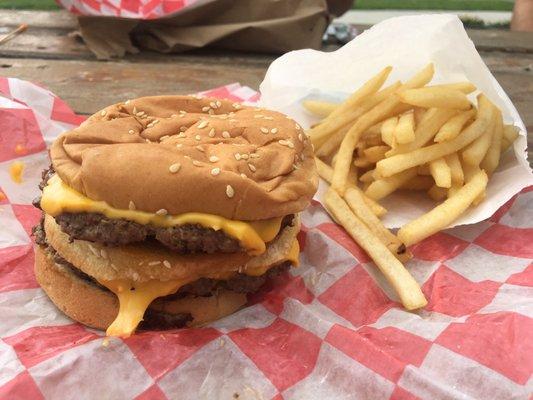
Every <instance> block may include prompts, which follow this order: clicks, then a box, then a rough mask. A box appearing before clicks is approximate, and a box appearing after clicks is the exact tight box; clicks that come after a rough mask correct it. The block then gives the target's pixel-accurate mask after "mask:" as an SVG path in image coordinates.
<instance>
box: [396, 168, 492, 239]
mask: <svg viewBox="0 0 533 400" xmlns="http://www.w3.org/2000/svg"><path fill="white" fill-rule="evenodd" d="M487 182H488V177H487V174H486V173H485V172H484V171H481V170H480V171H479V172H477V173H476V174H475V175H474V176H473V177H472V179H470V181H469V182H468V183H467V184H466V185H464V186H463V187H462V188H461V189H459V190H458V191H457V192H456V193H455V194H454V195H453V196H451V197H449V198H448V199H447V200H445V201H444V202H443V203H442V204H440V205H438V206H437V207H435V208H434V209H433V210H431V211H430V212H428V213H427V214H424V215H422V216H421V217H419V218H417V219H415V220H414V221H411V222H409V223H407V224H406V225H404V226H403V227H402V228H401V229H400V230H399V231H398V237H399V238H400V240H401V241H402V242H403V243H404V244H405V245H406V246H410V245H412V244H414V243H418V242H420V241H421V240H422V239H425V238H427V237H428V236H430V235H433V234H434V233H436V232H438V231H440V230H442V229H445V228H446V227H447V226H449V225H450V224H451V223H452V222H453V221H454V220H455V219H457V218H458V217H459V216H460V215H461V214H462V213H464V212H465V211H466V209H467V208H468V207H469V206H470V204H472V202H473V201H474V200H475V198H476V197H477V196H479V195H480V194H481V193H483V191H484V190H485V188H486V186H487Z"/></svg>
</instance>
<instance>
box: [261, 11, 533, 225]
mask: <svg viewBox="0 0 533 400" xmlns="http://www.w3.org/2000/svg"><path fill="white" fill-rule="evenodd" d="M430 62H433V63H434V64H435V76H434V79H433V81H432V83H435V84H438V83H449V82H458V81H465V80H468V81H471V82H472V83H474V84H475V85H476V86H477V88H478V91H477V92H475V93H473V94H472V95H471V97H472V98H473V99H474V98H475V96H476V94H477V93H479V91H481V92H483V93H485V94H486V95H487V96H488V97H489V99H490V100H492V101H493V102H494V103H495V104H496V105H497V106H498V107H500V108H501V109H502V111H503V117H504V121H505V123H512V124H514V125H515V126H517V127H518V128H519V130H520V137H519V138H518V139H517V140H516V142H515V144H514V147H513V150H514V152H513V151H511V152H508V153H507V154H505V156H504V157H502V160H501V164H500V166H499V168H498V170H497V171H496V172H495V173H494V175H493V176H492V178H491V180H490V183H489V185H488V187H487V197H486V200H485V201H484V202H482V203H481V204H480V205H479V206H478V207H475V208H471V209H470V210H468V211H467V212H466V213H465V214H464V215H463V216H462V217H460V218H459V219H458V220H457V221H455V222H454V223H453V224H452V226H457V225H464V224H471V223H475V222H480V221H483V220H485V219H487V218H488V217H490V216H491V215H492V214H493V213H494V212H495V211H496V210H497V209H498V208H499V207H501V206H502V205H503V204H504V203H505V202H506V201H507V200H509V199H510V198H511V197H512V196H513V195H515V194H516V193H518V192H519V191H520V190H521V189H523V188H525V187H527V186H529V185H532V184H533V175H532V174H531V170H530V168H529V164H528V162H527V158H526V157H527V153H526V146H527V139H526V137H527V136H526V135H527V133H526V128H525V126H524V123H523V121H522V120H521V119H520V115H518V112H517V111H516V108H515V107H514V105H513V104H512V102H511V100H510V99H509V97H508V96H507V94H506V93H505V91H504V90H503V89H502V87H501V86H500V85H499V83H498V82H497V81H496V79H495V78H494V76H493V75H492V74H491V73H490V71H489V69H488V68H487V66H486V65H485V63H484V62H483V60H482V59H481V57H480V56H479V54H478V52H477V51H476V49H475V47H474V44H473V43H472V41H471V40H470V39H469V38H468V36H467V34H466V31H465V30H464V28H463V25H462V22H461V21H460V20H459V18H458V17H457V16H455V15H442V14H438V15H437V14H435V15H422V16H419V15H417V16H407V17H397V18H391V19H388V20H386V21H383V22H381V23H379V24H377V25H375V26H373V27H372V28H371V29H369V30H367V31H365V32H363V33H362V34H361V35H359V36H358V37H357V38H355V40H353V41H351V42H350V43H348V44H347V45H345V46H344V47H342V48H340V49H339V50H337V51H335V52H332V53H325V52H320V51H315V50H299V51H293V52H290V53H287V54H285V55H283V56H282V57H279V58H278V59H276V60H275V61H274V62H273V63H272V64H271V65H270V67H269V69H268V71H267V73H266V76H265V79H264V81H263V83H262V84H261V104H262V105H264V106H265V107H269V108H273V109H276V110H280V111H283V112H285V113H287V114H289V115H290V116H291V117H293V118H295V119H297V120H298V121H299V122H301V123H302V124H303V125H304V127H306V128H307V127H309V126H310V125H311V124H312V123H314V122H316V121H317V119H316V118H315V117H313V116H312V115H310V114H309V113H307V112H306V111H305V109H304V108H303V107H302V105H301V102H302V100H305V99H324V100H329V101H340V100H342V99H343V98H345V97H346V96H347V95H348V94H349V93H350V92H352V91H354V90H355V89H357V88H358V87H360V86H361V85H362V84H363V83H364V82H366V81H367V80H368V79H370V78H371V77H372V76H374V75H375V74H376V73H377V72H378V71H380V70H381V69H383V68H384V67H386V66H388V65H391V66H393V67H394V69H393V71H392V73H391V74H390V76H389V79H388V81H387V82H386V83H385V85H387V84H388V83H392V82H395V81H397V80H403V81H405V80H407V79H408V78H409V77H411V76H412V75H413V74H414V73H416V72H417V71H418V70H420V69H422V68H423V67H424V66H426V65H427V64H428V63H430ZM324 187H325V185H322V190H320V191H319V193H318V194H317V196H316V198H317V200H319V201H320V200H321V198H322V194H323V191H324V190H323V189H324ZM383 205H384V206H385V207H386V208H387V209H389V212H388V213H387V214H386V216H385V217H384V218H383V222H384V224H385V225H386V226H388V227H389V228H399V227H401V226H402V225H403V224H405V223H406V222H408V221H410V220H412V219H414V218H416V217H417V216H419V215H422V214H423V213H425V212H427V211H429V210H430V209H431V208H432V207H434V206H435V204H434V202H433V201H431V200H430V199H428V198H427V196H423V195H420V193H413V194H407V193H405V192H398V193H394V194H393V195H391V196H389V197H388V198H386V199H385V200H384V201H383Z"/></svg>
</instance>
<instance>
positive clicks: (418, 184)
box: [400, 175, 435, 191]
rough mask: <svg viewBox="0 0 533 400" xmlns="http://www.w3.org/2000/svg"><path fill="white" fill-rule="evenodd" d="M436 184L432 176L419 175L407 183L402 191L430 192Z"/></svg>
mask: <svg viewBox="0 0 533 400" xmlns="http://www.w3.org/2000/svg"><path fill="white" fill-rule="evenodd" d="M434 184H435V182H434V181H433V178H432V177H431V176H422V175H418V176H415V177H413V178H412V179H409V180H408V181H407V182H405V183H404V184H403V185H402V186H401V187H400V189H406V190H417V191H418V190H423V191H428V190H429V189H431V188H432V187H433V185H434Z"/></svg>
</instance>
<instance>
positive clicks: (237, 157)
mask: <svg viewBox="0 0 533 400" xmlns="http://www.w3.org/2000/svg"><path fill="white" fill-rule="evenodd" d="M234 156H235V159H236V160H237V161H239V160H240V159H241V155H240V154H239V153H235V155H234Z"/></svg>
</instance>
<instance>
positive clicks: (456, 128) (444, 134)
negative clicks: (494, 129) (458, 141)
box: [435, 109, 476, 143]
mask: <svg viewBox="0 0 533 400" xmlns="http://www.w3.org/2000/svg"><path fill="white" fill-rule="evenodd" d="M475 115H476V110H475V109H472V110H468V111H464V112H462V113H460V114H457V115H455V116H453V117H452V118H450V119H449V121H448V122H446V123H445V124H444V125H442V126H441V128H440V129H439V131H438V133H437V134H436V135H435V142H437V143H440V142H444V141H446V140H452V139H453V138H455V137H456V136H457V135H459V133H461V129H463V126H464V125H465V124H466V123H468V122H469V121H470V120H472V119H473V118H474V116H475Z"/></svg>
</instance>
